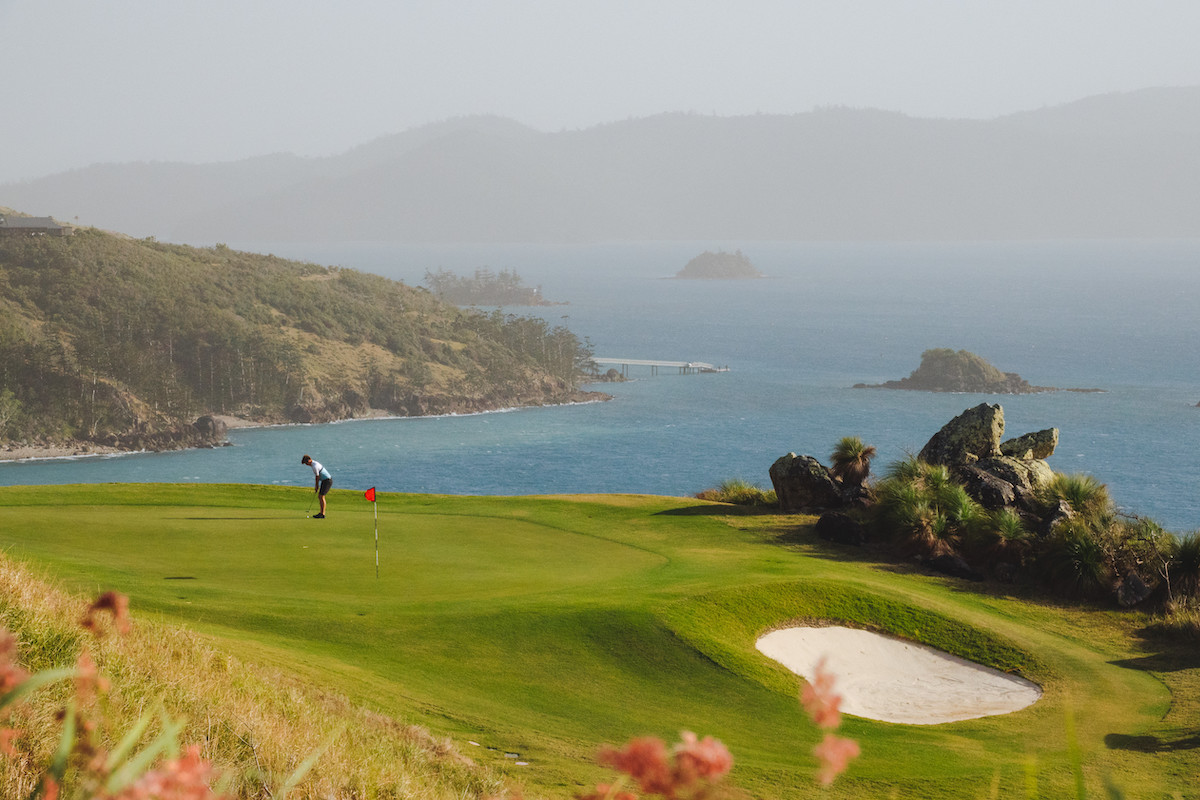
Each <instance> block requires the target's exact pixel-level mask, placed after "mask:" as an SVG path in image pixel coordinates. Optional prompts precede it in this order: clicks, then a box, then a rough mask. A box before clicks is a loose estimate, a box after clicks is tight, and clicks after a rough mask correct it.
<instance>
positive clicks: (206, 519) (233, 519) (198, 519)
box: [169, 516, 282, 522]
mask: <svg viewBox="0 0 1200 800" xmlns="http://www.w3.org/2000/svg"><path fill="white" fill-rule="evenodd" d="M169 519H186V520H188V521H189V522H243V521H245V520H257V519H271V520H278V519H282V517H278V516H276V517H170V518H169Z"/></svg>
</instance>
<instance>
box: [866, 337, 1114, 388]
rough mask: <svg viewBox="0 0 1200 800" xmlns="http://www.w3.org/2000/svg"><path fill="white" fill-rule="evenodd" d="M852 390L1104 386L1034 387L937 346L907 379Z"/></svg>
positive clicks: (963, 352)
mask: <svg viewBox="0 0 1200 800" xmlns="http://www.w3.org/2000/svg"><path fill="white" fill-rule="evenodd" d="M854 388H855V389H906V390H909V391H915V392H969V393H972V394H1035V393H1037V392H1100V391H1103V389H1060V388H1058V387H1056V386H1033V385H1031V384H1030V383H1029V381H1027V380H1025V379H1024V378H1022V377H1021V376H1020V375H1018V374H1016V373H1015V372H1001V371H1000V370H999V369H997V368H996V367H994V366H992V365H991V364H989V363H988V362H987V361H986V360H984V359H983V358H981V357H979V356H977V355H975V354H974V353H970V352H968V351H966V350H957V351H955V350H951V349H950V348H948V347H939V348H934V349H932V350H926V351H925V352H924V353H922V354H921V366H919V367H917V368H916V369H915V370H913V372H912V374H911V375H909V376H908V377H907V378H901V379H900V380H898V381H887V382H885V383H875V384H866V383H856V384H854Z"/></svg>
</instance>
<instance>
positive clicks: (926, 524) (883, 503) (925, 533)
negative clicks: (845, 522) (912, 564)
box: [876, 456, 986, 557]
mask: <svg viewBox="0 0 1200 800" xmlns="http://www.w3.org/2000/svg"><path fill="white" fill-rule="evenodd" d="M876 494H877V496H878V503H877V505H876V509H877V512H876V513H877V517H876V519H877V522H878V523H879V524H880V525H881V526H882V527H883V528H884V533H885V536H886V537H887V538H890V539H892V540H893V541H894V542H896V544H897V545H898V546H899V547H900V548H901V550H903V551H905V552H908V553H911V554H914V555H920V556H926V557H933V556H939V555H948V554H952V553H955V552H957V551H958V549H959V547H960V546H961V544H962V542H963V540H964V539H965V538H966V537H967V536H968V535H969V534H970V533H971V532H972V531H973V530H974V529H975V528H976V527H977V526H978V525H979V524H980V523H981V521H982V520H984V519H986V514H985V512H984V511H983V508H982V507H981V506H980V505H979V503H977V502H976V501H975V500H974V499H973V498H971V496H970V495H969V494H967V491H966V489H964V488H963V487H962V486H961V485H960V484H958V483H956V482H955V481H954V480H953V478H952V477H951V476H950V470H949V469H947V468H946V467H945V466H941V465H930V464H926V463H925V462H923V461H919V460H918V459H916V458H914V457H912V456H910V457H908V458H907V459H904V460H903V461H900V462H897V463H896V464H893V465H892V466H891V467H890V468H889V470H888V475H887V477H886V478H885V479H884V480H883V481H882V482H881V483H880V484H879V486H877V487H876Z"/></svg>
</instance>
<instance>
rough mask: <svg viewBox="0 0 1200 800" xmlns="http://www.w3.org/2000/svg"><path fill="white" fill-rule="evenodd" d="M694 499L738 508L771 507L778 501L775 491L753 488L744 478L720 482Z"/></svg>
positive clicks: (758, 487)
mask: <svg viewBox="0 0 1200 800" xmlns="http://www.w3.org/2000/svg"><path fill="white" fill-rule="evenodd" d="M696 497H697V498H698V499H700V500H709V501H711V502H714V503H732V504H733V505H739V506H762V507H766V506H773V505H776V504H778V502H779V499H778V498H777V497H776V496H775V490H773V489H763V488H762V487H760V486H755V485H754V484H753V483H750V482H749V481H747V480H746V479H744V478H729V479H727V480H724V481H721V483H719V484H717V486H716V488H714V489H705V490H704V491H702V492H699V493H698V494H697V495H696Z"/></svg>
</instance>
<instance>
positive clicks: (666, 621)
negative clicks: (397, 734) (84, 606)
mask: <svg viewBox="0 0 1200 800" xmlns="http://www.w3.org/2000/svg"><path fill="white" fill-rule="evenodd" d="M310 496H311V492H306V491H304V490H302V489H289V488H279V487H266V486H180V485H161V486H154V485H127V484H122V485H104V486H71V487H9V488H6V489H5V490H4V492H3V495H2V497H3V499H2V500H0V532H2V533H0V546H2V547H3V548H4V549H5V551H6V552H7V553H8V554H9V555H10V556H11V557H13V558H16V559H18V560H21V561H25V562H28V563H31V564H37V565H41V566H44V567H45V568H46V569H47V571H48V573H49V574H50V575H52V576H53V577H54V578H55V579H57V580H59V581H61V582H62V584H63V585H64V586H66V587H67V588H68V589H71V590H73V591H78V592H80V593H85V594H90V593H93V592H95V591H97V590H100V589H116V590H119V591H121V592H124V593H126V594H127V595H129V597H130V598H131V609H132V611H133V614H134V617H135V619H137V618H139V617H140V618H161V619H164V620H166V621H170V622H178V623H183V624H185V625H187V626H189V627H192V628H194V629H196V630H199V631H201V632H204V633H207V634H210V635H212V636H214V637H216V638H217V639H218V640H219V641H220V642H221V643H222V644H223V646H225V647H227V648H228V649H229V650H231V651H232V652H235V653H236V654H238V655H239V656H241V657H243V658H245V659H247V660H252V661H253V660H257V661H260V662H266V663H272V664H278V665H281V666H284V667H286V668H288V669H290V670H293V671H296V672H298V673H300V674H303V675H306V676H308V677H311V678H314V679H316V680H318V681H319V682H321V683H323V684H325V685H327V686H330V687H331V688H334V689H336V690H338V691H340V692H343V693H345V694H348V695H350V696H351V697H353V698H354V699H355V700H356V701H359V702H361V703H363V704H365V705H368V706H370V707H372V708H375V709H378V710H380V711H383V712H386V713H388V714H391V715H394V716H396V717H398V718H400V719H402V720H404V721H407V722H415V723H419V724H423V725H426V726H428V727H429V728H430V729H431V730H432V731H433V732H434V733H435V734H437V735H447V736H451V737H453V738H454V739H455V740H456V741H457V742H458V743H459V746H460V749H461V750H462V751H463V752H464V753H466V754H467V755H469V756H471V757H472V758H476V759H477V760H479V761H484V762H487V763H493V762H494V763H495V764H496V765H497V766H499V767H500V768H502V769H505V770H507V771H508V772H509V773H510V774H512V775H513V776H514V777H516V778H517V779H519V780H520V781H522V782H524V783H526V784H527V785H528V786H530V787H532V789H533V790H534V791H532V792H531V794H533V795H537V794H549V795H552V796H557V797H568V796H570V795H572V794H573V793H574V792H576V791H580V790H582V789H584V787H585V785H586V784H587V783H588V782H589V781H592V780H595V779H596V778H597V777H601V776H604V775H605V774H607V773H605V772H604V771H602V770H599V769H598V768H596V767H595V766H594V765H593V756H594V754H595V751H596V748H597V746H598V745H600V744H602V743H606V742H607V743H621V742H624V741H625V740H627V739H629V738H630V737H632V736H640V735H647V734H653V735H658V736H662V737H664V738H667V739H669V740H670V741H675V740H676V738H677V735H678V732H679V731H680V730H684V729H686V730H693V731H695V732H696V733H698V734H700V735H701V736H703V735H712V736H715V737H717V738H719V739H721V740H722V741H724V742H725V743H726V744H727V745H728V747H729V749H730V750H731V751H732V753H733V754H734V758H735V764H736V766H735V769H734V773H733V776H732V780H733V781H734V782H735V783H736V784H737V785H738V786H739V787H742V788H744V789H746V790H748V791H749V792H750V793H751V794H753V795H754V796H759V797H772V798H774V797H779V798H784V797H787V798H791V797H808V796H812V797H817V796H822V797H890V796H893V795H894V796H899V797H905V798H909V797H934V798H937V797H946V798H950V797H955V798H958V797H980V798H985V797H995V796H1000V797H1026V796H1037V797H1063V796H1075V788H1074V787H1075V780H1076V775H1077V774H1081V775H1082V776H1083V780H1084V782H1085V785H1086V787H1087V789H1088V791H1089V793H1090V794H1089V796H1096V797H1100V796H1104V795H1103V793H1104V785H1105V781H1106V780H1108V779H1110V778H1111V779H1113V780H1115V781H1116V782H1117V783H1118V785H1121V786H1122V787H1123V788H1124V789H1125V791H1126V793H1127V796H1128V797H1130V798H1136V797H1162V796H1167V797H1169V796H1172V794H1171V793H1172V792H1175V793H1179V796H1181V797H1190V796H1192V795H1190V794H1187V792H1190V791H1192V790H1191V788H1190V785H1189V783H1188V782H1185V781H1186V778H1185V776H1190V775H1192V774H1194V771H1195V766H1196V763H1195V759H1196V753H1195V751H1194V749H1187V748H1159V749H1157V750H1155V749H1153V748H1150V749H1148V750H1139V749H1130V748H1128V747H1120V746H1114V745H1113V743H1114V742H1118V743H1119V742H1127V741H1146V740H1147V737H1149V738H1150V739H1155V740H1158V741H1164V742H1167V741H1172V740H1173V738H1178V730H1179V729H1181V728H1184V727H1186V726H1187V725H1191V726H1193V727H1194V725H1195V723H1196V719H1195V718H1194V715H1195V713H1196V712H1195V710H1194V709H1192V705H1194V701H1191V700H1189V701H1188V702H1186V703H1185V702H1181V698H1175V703H1174V705H1173V704H1172V694H1171V690H1170V685H1171V681H1172V680H1174V681H1179V680H1181V679H1182V678H1187V679H1189V680H1194V677H1195V675H1194V673H1195V671H1196V668H1195V667H1192V668H1191V670H1190V671H1187V670H1184V671H1177V672H1179V674H1177V675H1173V676H1170V678H1169V679H1165V678H1164V676H1163V675H1161V674H1156V673H1153V672H1150V671H1147V670H1144V669H1140V668H1137V666H1138V664H1139V663H1142V661H1143V660H1144V659H1145V657H1146V655H1147V654H1146V653H1145V652H1142V651H1140V650H1138V649H1137V648H1136V646H1135V644H1136V643H1135V641H1134V640H1133V639H1132V638H1131V637H1130V636H1129V634H1128V631H1127V630H1126V629H1125V627H1123V626H1124V619H1125V618H1124V617H1119V616H1117V615H1115V614H1108V613H1106V612H1087V611H1082V610H1078V609H1070V608H1061V609H1055V608H1051V607H1048V606H1043V605H1038V604H1035V603H1031V602H1028V601H1023V600H1020V599H1016V598H1012V597H1005V596H1002V595H996V594H987V593H976V591H974V590H973V589H972V590H968V589H967V588H966V585H965V584H961V583H959V582H957V581H953V580H949V579H945V578H938V577H933V576H928V575H923V574H920V573H916V572H912V571H910V570H908V569H905V568H896V567H894V566H890V565H886V564H881V563H876V562H874V561H872V560H871V559H870V556H869V554H867V553H866V552H864V551H857V552H854V553H850V552H847V551H842V550H827V549H825V548H824V546H823V545H821V544H819V543H817V541H816V540H815V538H813V536H812V533H811V529H810V524H811V522H812V518H806V517H785V516H778V515H761V516H754V515H746V514H744V513H740V511H739V509H735V508H732V507H729V506H723V505H718V504H711V503H704V502H701V501H697V500H690V499H684V498H665V497H641V496H624V495H621V496H594V497H520V498H504V497H460V496H427V495H401V494H380V495H379V501H378V512H379V514H378V531H379V537H378V558H379V568H378V569H379V571H378V577H376V561H375V558H376V551H375V547H376V541H375V533H374V531H375V520H374V516H373V513H372V512H373V510H374V509H373V508H372V507H371V504H370V503H368V502H366V501H365V500H364V499H363V496H362V494H361V493H355V492H350V491H334V492H333V493H331V495H330V503H329V516H328V518H327V519H324V520H313V519H307V518H306V516H305V508H306V504H307V503H308V502H309V500H310ZM812 619H820V620H832V621H838V622H843V623H846V624H849V625H851V626H853V627H867V628H872V629H875V630H880V631H887V632H890V633H892V634H895V635H898V636H901V637H904V638H907V639H910V640H913V641H918V642H923V643H927V644H930V645H932V646H934V647H938V648H941V649H943V650H947V651H950V652H953V653H955V654H956V655H961V656H963V657H966V658H971V659H972V660H975V661H978V662H981V663H985V664H987V665H988V666H993V667H996V668H999V669H1002V670H1006V671H1009V672H1013V673H1016V674H1020V675H1022V676H1023V677H1025V678H1027V679H1029V680H1031V681H1033V682H1035V683H1037V684H1038V685H1039V686H1041V687H1042V688H1043V690H1044V696H1043V697H1042V699H1041V700H1040V701H1038V702H1037V703H1035V704H1034V705H1033V706H1031V707H1029V708H1026V709H1024V710H1022V711H1018V712H1015V713H1012V714H1007V715H1003V716H996V717H988V718H983V719H976V720H968V721H964V722H955V723H948V724H943V725H903V724H889V723H882V722H874V721H870V720H865V719H858V718H847V719H846V722H845V723H844V724H843V728H842V732H843V733H844V734H846V735H850V736H853V737H854V738H856V739H858V740H859V742H860V743H861V745H862V750H863V756H862V758H861V759H860V760H859V761H858V762H856V763H855V764H854V765H853V766H852V768H851V771H850V773H849V774H848V775H847V776H845V777H844V778H843V779H842V780H840V781H839V782H838V783H837V784H835V786H834V787H833V788H832V790H819V789H818V788H817V787H816V785H815V784H814V782H813V780H812V772H813V769H814V763H815V762H814V760H813V758H812V756H811V750H812V747H813V745H814V744H815V743H816V742H817V741H818V740H819V734H818V732H817V731H816V730H815V729H814V728H813V727H812V726H811V724H810V723H809V722H808V721H807V719H806V717H805V716H804V715H803V713H802V711H801V710H800V708H799V705H798V702H797V690H798V682H797V680H796V679H795V677H794V676H792V675H791V674H790V673H788V672H787V671H786V670H785V669H784V668H783V667H781V666H779V665H778V664H776V663H774V662H772V661H771V660H769V659H767V658H766V657H765V656H763V655H762V654H760V653H759V652H757V650H756V649H755V641H756V639H757V638H758V636H760V635H762V634H763V633H764V632H766V631H768V630H770V629H773V628H777V627H782V626H784V625H786V624H788V623H790V622H794V621H798V620H812ZM1184 673H1187V674H1186V675H1185V674H1184ZM1181 676H1182V677H1181ZM1188 715H1191V716H1188ZM471 742H474V743H478V747H477V748H476V747H475V746H474V745H472V744H470V743H471ZM505 754H508V755H509V756H510V758H508V759H505ZM511 756H516V757H515V758H513V757H511ZM518 760H519V761H521V762H525V763H524V764H523V765H521V766H518V765H516V764H515V761H518ZM1031 786H1032V787H1034V790H1033V792H1032V793H1031V791H1030V787H1031Z"/></svg>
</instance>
